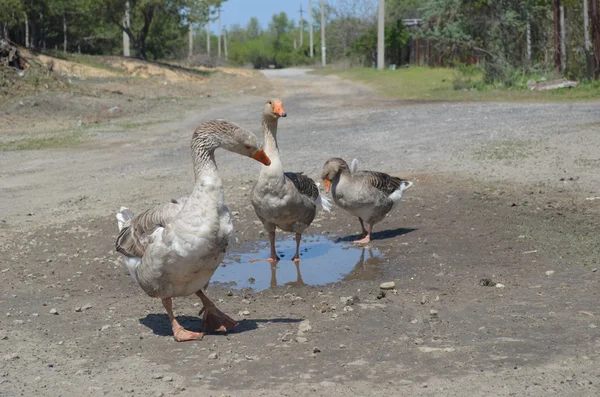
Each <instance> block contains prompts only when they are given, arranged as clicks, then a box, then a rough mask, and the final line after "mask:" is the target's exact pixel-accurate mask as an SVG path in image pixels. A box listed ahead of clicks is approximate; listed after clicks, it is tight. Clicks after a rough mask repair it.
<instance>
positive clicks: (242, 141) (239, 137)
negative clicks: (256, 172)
mask: <svg viewBox="0 0 600 397" xmlns="http://www.w3.org/2000/svg"><path fill="white" fill-rule="evenodd" d="M220 138H221V142H220V147H221V148H223V149H225V150H228V151H230V152H233V153H238V154H241V155H242V156H246V157H250V158H253V159H254V160H256V161H259V162H261V163H263V164H264V165H267V166H268V165H271V159H269V156H267V154H266V153H265V151H264V150H263V149H262V147H261V146H260V144H259V143H258V138H257V137H256V135H255V134H254V133H252V132H250V131H247V130H244V129H243V128H238V129H235V130H233V131H232V132H231V133H230V134H224V135H221V136H220Z"/></svg>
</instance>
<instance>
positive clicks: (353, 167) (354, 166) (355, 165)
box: [350, 159, 358, 174]
mask: <svg viewBox="0 0 600 397" xmlns="http://www.w3.org/2000/svg"><path fill="white" fill-rule="evenodd" d="M357 170H358V159H353V160H352V162H351V163H350V173H351V174H354V173H355V172H356V171H357Z"/></svg>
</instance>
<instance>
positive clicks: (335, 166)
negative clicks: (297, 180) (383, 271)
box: [321, 157, 413, 244]
mask: <svg viewBox="0 0 600 397" xmlns="http://www.w3.org/2000/svg"><path fill="white" fill-rule="evenodd" d="M357 167H358V161H357V160H356V159H354V160H353V161H352V166H351V167H349V166H348V163H346V162H345V161H344V160H343V159H341V158H339V157H333V158H330V159H329V160H327V161H326V162H325V164H324V165H323V172H322V173H321V179H322V180H323V184H324V185H325V191H326V192H329V191H330V190H331V196H332V197H333V201H334V202H335V203H336V204H337V205H338V206H340V207H341V208H342V209H344V210H346V211H347V212H349V213H350V214H352V215H354V216H357V217H358V220H359V221H360V227H361V229H362V234H363V236H364V237H363V238H362V239H360V240H356V241H355V243H357V244H365V243H368V242H370V241H371V234H372V232H373V225H375V224H376V223H377V222H379V221H381V220H382V219H383V218H384V217H385V216H386V214H387V213H388V212H390V211H391V210H392V208H394V207H395V206H396V204H398V203H399V202H400V199H401V198H402V194H403V193H404V191H405V190H406V189H408V188H410V187H411V186H412V185H413V183H412V182H410V181H407V180H404V179H402V178H398V177H395V176H391V175H388V174H385V173H383V172H377V171H358V170H357ZM365 223H366V224H367V226H368V228H369V230H366V229H365V225H364V224H365Z"/></svg>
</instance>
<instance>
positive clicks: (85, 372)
mask: <svg viewBox="0 0 600 397" xmlns="http://www.w3.org/2000/svg"><path fill="white" fill-rule="evenodd" d="M91 374H92V371H91V370H89V369H80V370H78V371H77V372H75V375H91Z"/></svg>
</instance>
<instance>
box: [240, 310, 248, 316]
mask: <svg viewBox="0 0 600 397" xmlns="http://www.w3.org/2000/svg"><path fill="white" fill-rule="evenodd" d="M239 314H240V316H249V315H250V312H249V311H248V310H243V311H241V312H240V313H239Z"/></svg>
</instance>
